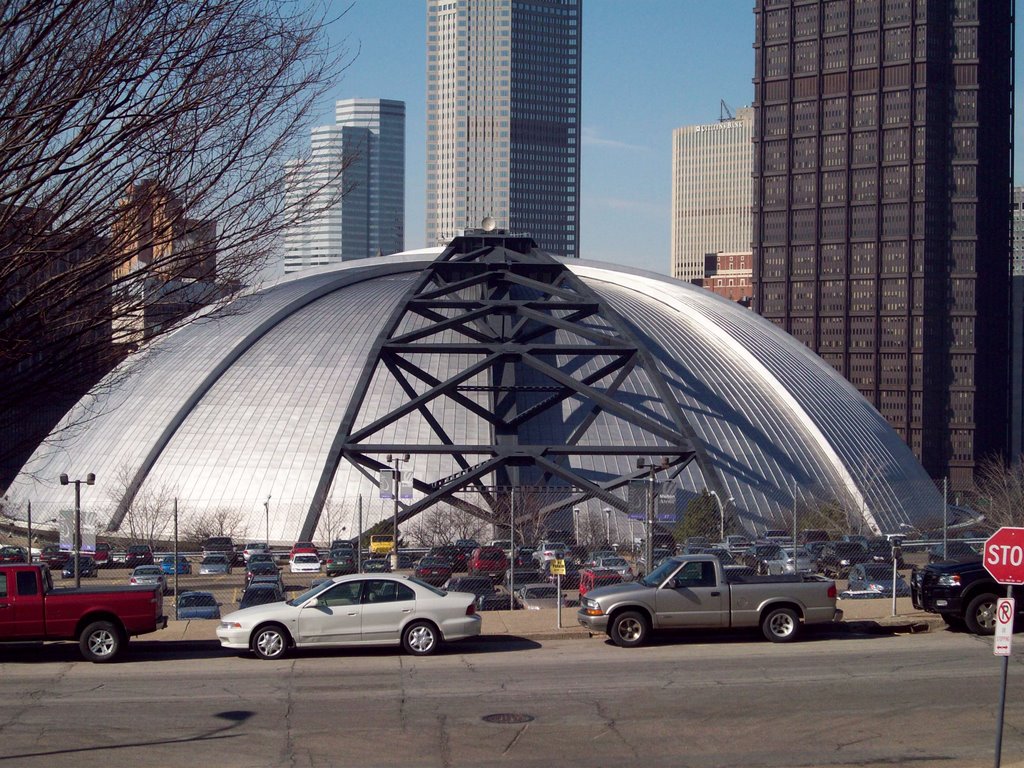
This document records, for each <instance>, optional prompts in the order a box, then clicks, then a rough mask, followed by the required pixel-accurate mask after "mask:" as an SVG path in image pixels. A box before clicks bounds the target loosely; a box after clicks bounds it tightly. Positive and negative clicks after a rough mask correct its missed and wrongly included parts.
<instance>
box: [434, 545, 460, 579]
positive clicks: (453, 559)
mask: <svg viewBox="0 0 1024 768" xmlns="http://www.w3.org/2000/svg"><path fill="white" fill-rule="evenodd" d="M426 557H434V558H438V557H439V558H441V559H443V560H447V561H448V563H449V564H450V565H451V567H452V573H465V572H466V571H467V570H468V568H469V566H468V565H467V563H468V561H469V556H468V555H467V554H466V552H465V551H464V550H462V549H460V548H459V547H456V546H455V545H453V544H448V545H445V546H441V547H431V548H430V551H429V552H427V554H426Z"/></svg>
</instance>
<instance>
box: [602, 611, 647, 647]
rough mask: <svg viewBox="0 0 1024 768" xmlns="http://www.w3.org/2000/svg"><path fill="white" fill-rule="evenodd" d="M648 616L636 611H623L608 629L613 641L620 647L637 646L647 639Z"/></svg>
mask: <svg viewBox="0 0 1024 768" xmlns="http://www.w3.org/2000/svg"><path fill="white" fill-rule="evenodd" d="M648 631H649V628H648V626H647V618H646V617H645V616H644V615H643V614H642V613H638V612H636V611H623V612H622V613H620V614H618V615H617V616H616V617H615V618H614V619H613V620H612V625H611V627H610V628H609V630H608V634H609V635H610V636H611V638H612V642H613V643H615V644H616V645H617V646H619V647H620V648H635V647H636V646H638V645H643V642H644V641H645V640H646V639H647V632H648Z"/></svg>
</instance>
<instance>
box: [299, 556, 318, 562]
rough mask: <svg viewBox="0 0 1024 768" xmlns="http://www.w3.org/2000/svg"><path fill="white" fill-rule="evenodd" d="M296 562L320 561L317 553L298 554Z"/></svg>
mask: <svg viewBox="0 0 1024 768" xmlns="http://www.w3.org/2000/svg"><path fill="white" fill-rule="evenodd" d="M295 562H296V563H315V562H318V558H317V556H316V555H296V556H295Z"/></svg>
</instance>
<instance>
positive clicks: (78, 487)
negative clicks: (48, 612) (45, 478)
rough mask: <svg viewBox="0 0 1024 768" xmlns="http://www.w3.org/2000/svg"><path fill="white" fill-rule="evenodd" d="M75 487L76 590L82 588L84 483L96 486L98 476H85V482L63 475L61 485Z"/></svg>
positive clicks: (91, 474) (74, 547)
mask: <svg viewBox="0 0 1024 768" xmlns="http://www.w3.org/2000/svg"><path fill="white" fill-rule="evenodd" d="M72 483H74V485H75V542H74V545H73V546H72V549H73V550H74V556H75V588H76V589H77V588H78V587H81V586H82V574H81V573H80V569H81V562H80V560H81V557H82V554H81V549H82V483H85V484H86V485H95V484H96V475H94V474H93V473H92V472H90V473H89V474H87V475H86V476H85V480H69V479H68V476H67V474H65V473H63V472H62V473H61V475H60V484H61V485H70V484H72Z"/></svg>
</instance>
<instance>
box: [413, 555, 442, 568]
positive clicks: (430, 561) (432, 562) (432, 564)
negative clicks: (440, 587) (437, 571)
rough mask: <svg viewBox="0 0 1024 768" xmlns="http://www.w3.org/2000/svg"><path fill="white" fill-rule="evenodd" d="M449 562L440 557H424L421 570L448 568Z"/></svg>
mask: <svg viewBox="0 0 1024 768" xmlns="http://www.w3.org/2000/svg"><path fill="white" fill-rule="evenodd" d="M448 565H449V562H448V561H447V560H445V559H443V558H440V557H424V558H423V559H422V560H420V568H447V567H448Z"/></svg>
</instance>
